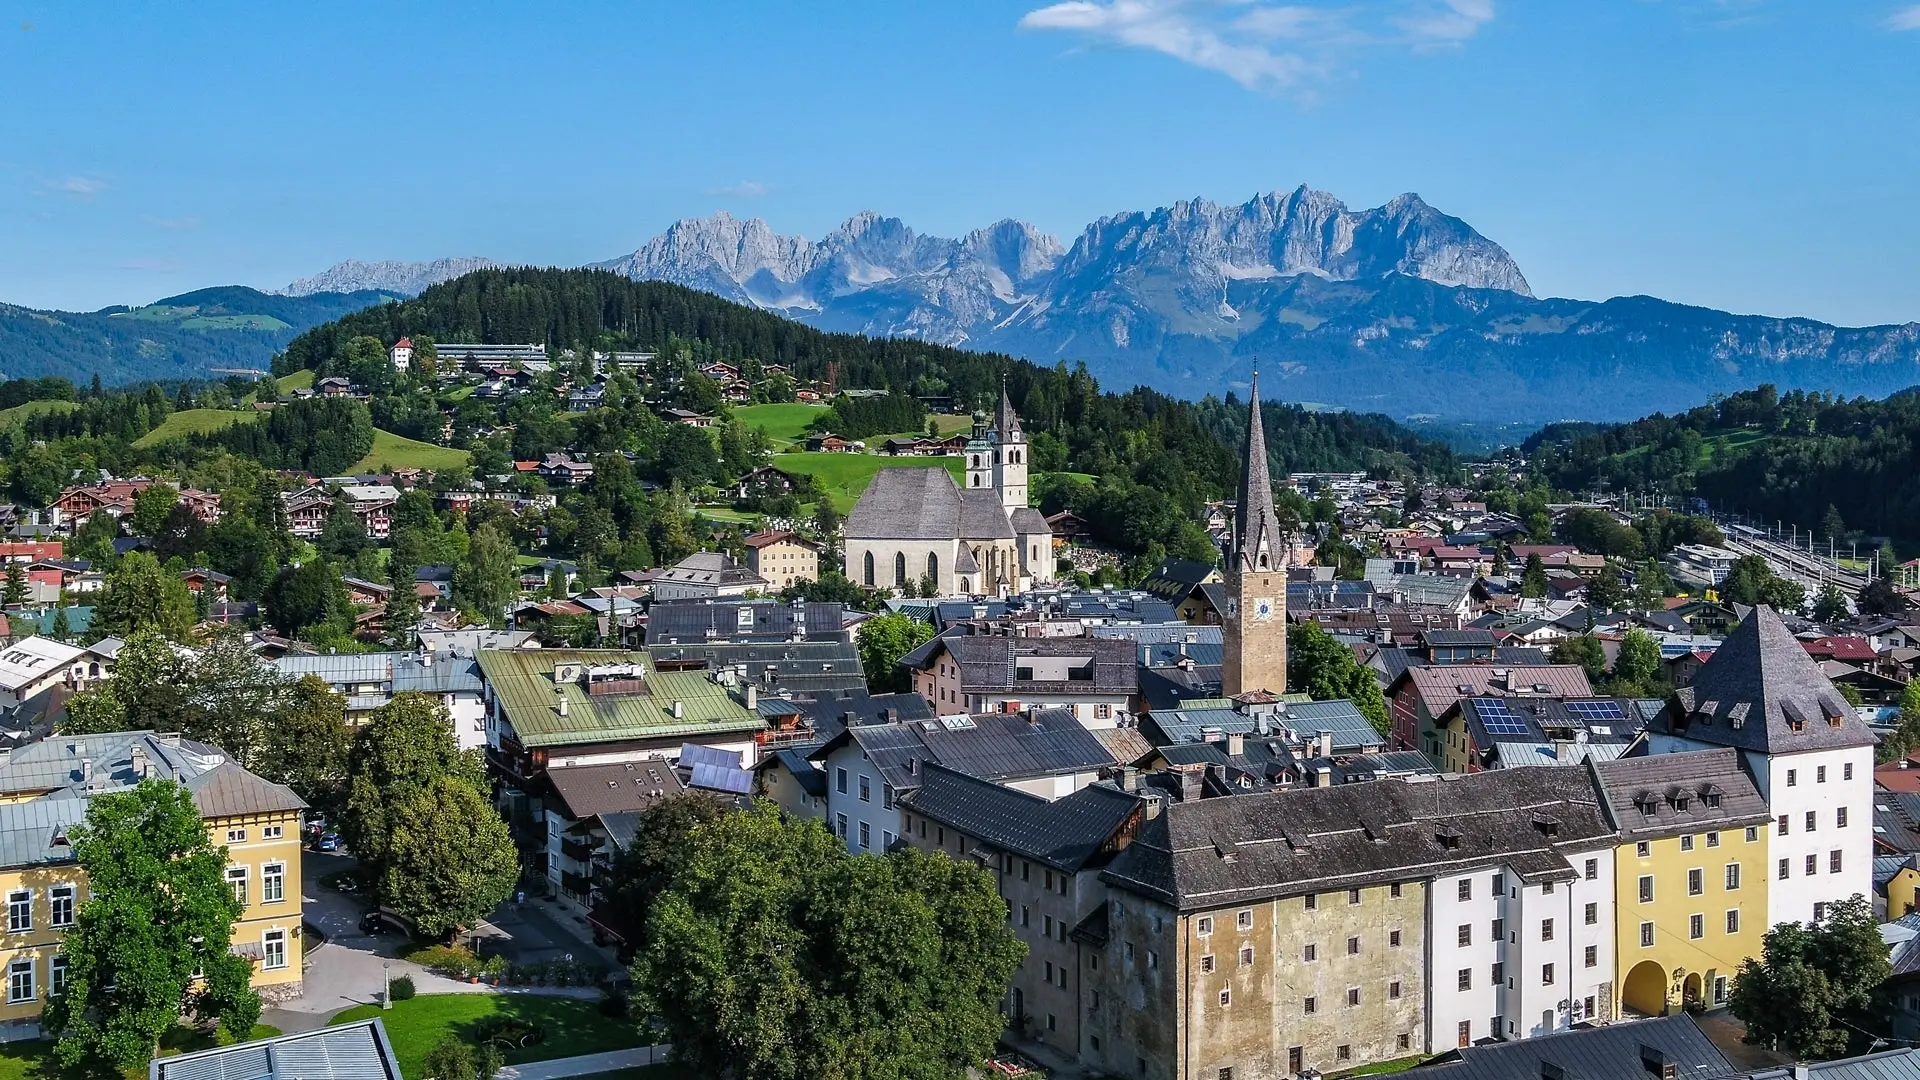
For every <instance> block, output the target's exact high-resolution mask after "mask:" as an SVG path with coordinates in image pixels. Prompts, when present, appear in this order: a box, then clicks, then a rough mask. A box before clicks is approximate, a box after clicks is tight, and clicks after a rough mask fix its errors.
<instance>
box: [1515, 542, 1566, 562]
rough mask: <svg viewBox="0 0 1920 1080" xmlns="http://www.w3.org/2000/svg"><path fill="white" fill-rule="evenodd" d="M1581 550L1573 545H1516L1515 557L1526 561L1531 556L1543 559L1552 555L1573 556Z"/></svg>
mask: <svg viewBox="0 0 1920 1080" xmlns="http://www.w3.org/2000/svg"><path fill="white" fill-rule="evenodd" d="M1579 550H1580V549H1579V548H1577V547H1574V546H1573V545H1572V544H1515V545H1513V557H1514V558H1516V559H1525V558H1526V557H1527V556H1529V555H1538V556H1540V557H1541V558H1542V559H1545V558H1547V557H1548V556H1552V555H1571V554H1573V553H1574V552H1576V551H1579Z"/></svg>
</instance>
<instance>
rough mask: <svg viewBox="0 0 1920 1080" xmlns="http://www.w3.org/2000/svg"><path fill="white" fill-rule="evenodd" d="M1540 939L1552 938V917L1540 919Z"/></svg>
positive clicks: (1549, 939) (1547, 939) (1550, 939)
mask: <svg viewBox="0 0 1920 1080" xmlns="http://www.w3.org/2000/svg"><path fill="white" fill-rule="evenodd" d="M1540 940H1541V941H1552V940H1553V920H1552V919H1541V920H1540Z"/></svg>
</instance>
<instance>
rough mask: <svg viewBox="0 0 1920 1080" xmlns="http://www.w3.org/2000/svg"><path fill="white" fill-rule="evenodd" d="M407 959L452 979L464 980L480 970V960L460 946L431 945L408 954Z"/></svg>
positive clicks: (470, 951)
mask: <svg viewBox="0 0 1920 1080" xmlns="http://www.w3.org/2000/svg"><path fill="white" fill-rule="evenodd" d="M407 959H408V960H411V961H413V962H414V963H416V964H419V965H420V966H421V967H423V968H426V969H427V970H428V971H431V972H433V973H434V974H436V975H445V976H446V977H447V978H450V979H464V978H466V977H467V975H468V974H470V973H472V972H476V971H478V970H480V958H479V957H478V956H475V955H474V954H473V950H472V949H468V948H464V947H462V946H459V945H429V946H427V947H426V948H424V949H416V950H414V951H413V952H410V953H408V954H407Z"/></svg>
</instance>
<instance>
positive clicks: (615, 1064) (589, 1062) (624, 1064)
mask: <svg viewBox="0 0 1920 1080" xmlns="http://www.w3.org/2000/svg"><path fill="white" fill-rule="evenodd" d="M672 1049H673V1048H672V1047H670V1046H666V1045H660V1046H636V1047H634V1048H632V1049H630V1050H609V1051H608V1052H606V1053H604V1054H581V1055H580V1056H579V1057H566V1058H554V1059H553V1060H551V1061H529V1062H527V1063H526V1064H525V1065H504V1066H501V1068H500V1071H499V1072H497V1073H495V1074H494V1077H495V1078H496V1080H560V1078H562V1077H567V1076H591V1075H593V1074H594V1073H604V1072H613V1071H614V1070H616V1069H637V1068H640V1067H642V1066H646V1065H659V1064H661V1063H663V1062H665V1061H666V1060H667V1058H668V1056H669V1054H670V1053H671V1052H672Z"/></svg>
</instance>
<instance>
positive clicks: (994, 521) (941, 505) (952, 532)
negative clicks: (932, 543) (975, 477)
mask: <svg viewBox="0 0 1920 1080" xmlns="http://www.w3.org/2000/svg"><path fill="white" fill-rule="evenodd" d="M841 533H842V535H844V536H845V537H846V538H847V539H849V540H952V539H955V538H959V539H963V540H1011V539H1013V538H1014V531H1013V524H1012V523H1011V522H1009V521H1008V520H1007V512H1006V508H1005V507H1003V506H1001V505H1000V493H999V492H997V491H994V490H992V489H990V488H973V489H969V490H966V491H962V490H961V489H960V488H959V487H958V486H957V485H955V484H954V482H953V475H952V474H951V473H949V472H947V470H945V469H940V468H928V467H925V466H893V467H890V468H883V469H881V470H880V471H878V472H876V473H874V474H873V479H872V480H870V481H868V482H867V490H866V491H864V492H862V493H861V494H860V500H859V501H858V502H856V503H854V504H853V510H852V512H851V513H849V514H848V515H847V520H846V522H845V523H844V524H843V525H842V526H841ZM973 572H977V571H973Z"/></svg>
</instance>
